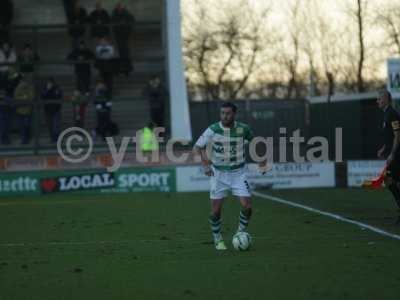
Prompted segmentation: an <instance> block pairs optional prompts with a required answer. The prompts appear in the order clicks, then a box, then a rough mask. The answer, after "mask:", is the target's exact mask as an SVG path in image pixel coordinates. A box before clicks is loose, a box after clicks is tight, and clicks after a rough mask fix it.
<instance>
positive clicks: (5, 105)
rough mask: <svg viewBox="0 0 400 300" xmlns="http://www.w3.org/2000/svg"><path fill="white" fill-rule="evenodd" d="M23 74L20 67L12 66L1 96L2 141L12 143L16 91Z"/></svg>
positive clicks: (0, 128) (0, 125)
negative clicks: (19, 69)
mask: <svg viewBox="0 0 400 300" xmlns="http://www.w3.org/2000/svg"><path fill="white" fill-rule="evenodd" d="M21 79H22V75H21V73H19V72H18V69H17V68H15V67H11V68H10V69H9V71H8V77H7V82H6V85H5V90H4V94H2V95H1V96H0V136H1V143H2V144H4V145H8V144H10V124H11V121H12V118H13V99H14V92H15V89H16V87H17V86H18V84H19V83H20V82H21Z"/></svg>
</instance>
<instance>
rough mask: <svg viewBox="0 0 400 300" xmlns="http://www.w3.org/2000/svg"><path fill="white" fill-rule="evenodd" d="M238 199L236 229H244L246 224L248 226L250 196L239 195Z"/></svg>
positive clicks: (250, 208)
mask: <svg viewBox="0 0 400 300" xmlns="http://www.w3.org/2000/svg"><path fill="white" fill-rule="evenodd" d="M239 201H240V206H241V209H240V213H239V226H238V231H246V230H247V226H249V222H250V218H251V213H252V207H251V198H250V197H239Z"/></svg>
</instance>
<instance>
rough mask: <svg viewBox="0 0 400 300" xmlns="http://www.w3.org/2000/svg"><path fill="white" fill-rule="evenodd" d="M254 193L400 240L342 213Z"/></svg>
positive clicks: (389, 233)
mask: <svg viewBox="0 0 400 300" xmlns="http://www.w3.org/2000/svg"><path fill="white" fill-rule="evenodd" d="M253 195H255V196H257V197H260V198H264V199H267V200H271V201H274V202H278V203H281V204H286V205H289V206H293V207H297V208H301V209H304V210H307V211H310V212H313V213H316V214H320V215H323V216H326V217H330V218H333V219H335V220H338V221H341V222H345V223H350V224H353V225H357V226H360V227H362V228H365V229H368V230H370V231H373V232H375V233H378V234H380V235H383V236H387V237H390V238H392V239H396V240H400V235H397V234H394V233H391V232H388V231H385V230H383V229H380V228H378V227H375V226H371V225H369V224H366V223H362V222H358V221H355V220H352V219H349V218H346V217H342V216H341V215H337V214H333V213H330V212H326V211H323V210H319V209H316V208H312V207H310V206H306V205H302V204H299V203H296V202H292V201H288V200H285V199H282V198H278V197H274V196H271V195H267V194H262V193H259V192H253Z"/></svg>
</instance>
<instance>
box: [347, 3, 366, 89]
mask: <svg viewBox="0 0 400 300" xmlns="http://www.w3.org/2000/svg"><path fill="white" fill-rule="evenodd" d="M347 11H348V14H349V16H350V19H351V20H352V22H353V24H355V25H356V27H357V30H356V40H357V53H356V54H355V55H354V54H353V53H351V52H347V54H348V56H349V57H348V58H347V59H348V60H349V61H350V62H353V61H354V59H356V61H357V64H356V66H355V70H356V74H355V75H356V88H357V91H358V92H360V93H361V92H364V91H365V90H366V87H365V79H364V69H365V61H366V54H367V53H366V51H367V46H366V43H365V37H366V24H367V1H366V0H350V2H348V1H347ZM348 28H349V29H350V26H349V27H348ZM350 73H351V72H349V73H348V75H350ZM350 76H351V75H350ZM347 82H351V80H350V78H348V81H347Z"/></svg>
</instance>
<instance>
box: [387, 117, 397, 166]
mask: <svg viewBox="0 0 400 300" xmlns="http://www.w3.org/2000/svg"><path fill="white" fill-rule="evenodd" d="M390 126H391V127H392V129H393V135H394V139H393V146H392V149H391V151H390V155H389V156H388V158H387V160H386V164H387V165H388V166H389V165H390V164H391V163H392V162H393V160H394V158H395V155H396V153H397V151H398V150H399V146H400V120H397V119H395V120H392V121H391V122H390Z"/></svg>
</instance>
